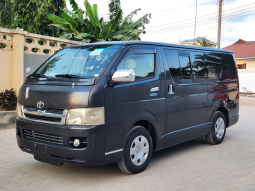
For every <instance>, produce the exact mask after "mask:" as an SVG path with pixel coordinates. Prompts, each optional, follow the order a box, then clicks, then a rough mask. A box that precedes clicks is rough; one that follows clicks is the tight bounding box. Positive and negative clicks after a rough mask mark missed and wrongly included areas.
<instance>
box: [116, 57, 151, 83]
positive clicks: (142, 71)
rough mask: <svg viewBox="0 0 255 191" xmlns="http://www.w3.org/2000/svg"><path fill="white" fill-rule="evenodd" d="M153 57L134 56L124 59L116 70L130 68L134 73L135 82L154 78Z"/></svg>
mask: <svg viewBox="0 0 255 191" xmlns="http://www.w3.org/2000/svg"><path fill="white" fill-rule="evenodd" d="M154 57H155V55H154V54H134V55H130V56H127V57H125V58H124V59H123V60H122V61H121V63H120V64H119V66H118V67H117V70H119V69H124V68H130V69H133V70H134V72H135V80H140V79H144V78H148V77H154V76H155V58H154Z"/></svg>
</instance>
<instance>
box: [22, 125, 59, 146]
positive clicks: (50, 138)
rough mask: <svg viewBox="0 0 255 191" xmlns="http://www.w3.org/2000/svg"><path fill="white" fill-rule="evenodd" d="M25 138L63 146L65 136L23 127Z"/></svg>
mask: <svg viewBox="0 0 255 191" xmlns="http://www.w3.org/2000/svg"><path fill="white" fill-rule="evenodd" d="M23 134H24V137H25V139H27V140H29V141H33V142H37V143H43V144H47V145H54V146H63V137H62V136H59V135H52V134H46V133H40V132H37V131H32V130H26V129H23Z"/></svg>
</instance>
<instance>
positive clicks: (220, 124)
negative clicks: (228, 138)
mask: <svg viewBox="0 0 255 191" xmlns="http://www.w3.org/2000/svg"><path fill="white" fill-rule="evenodd" d="M225 134H226V118H225V115H224V114H223V113H222V112H220V111H217V112H216V113H215V114H214V117H213V121H212V125H211V129H210V133H209V134H208V135H206V140H207V142H208V143H210V144H212V145H216V144H220V143H221V142H222V141H223V140H224V137H225Z"/></svg>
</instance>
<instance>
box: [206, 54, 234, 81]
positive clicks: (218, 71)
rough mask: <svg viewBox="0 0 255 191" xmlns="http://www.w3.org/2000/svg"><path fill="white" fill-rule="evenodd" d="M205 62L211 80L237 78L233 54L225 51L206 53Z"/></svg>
mask: <svg viewBox="0 0 255 191" xmlns="http://www.w3.org/2000/svg"><path fill="white" fill-rule="evenodd" d="M205 64H206V65H207V68H208V78H209V81H229V80H236V78H237V76H236V69H235V62H234V59H233V55H231V54H224V53H214V52H212V53H206V54H205Z"/></svg>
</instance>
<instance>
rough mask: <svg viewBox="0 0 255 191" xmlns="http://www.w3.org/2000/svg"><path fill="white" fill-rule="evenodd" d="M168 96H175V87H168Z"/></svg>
mask: <svg viewBox="0 0 255 191" xmlns="http://www.w3.org/2000/svg"><path fill="white" fill-rule="evenodd" d="M168 94H174V92H173V85H168Z"/></svg>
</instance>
